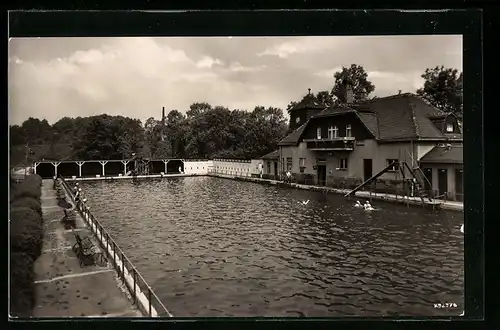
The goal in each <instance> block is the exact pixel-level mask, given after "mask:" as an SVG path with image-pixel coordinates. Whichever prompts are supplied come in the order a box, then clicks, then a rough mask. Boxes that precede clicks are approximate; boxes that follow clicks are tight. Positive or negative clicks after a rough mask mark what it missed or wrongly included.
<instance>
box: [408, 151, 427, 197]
mask: <svg viewBox="0 0 500 330" xmlns="http://www.w3.org/2000/svg"><path fill="white" fill-rule="evenodd" d="M405 151H406V153H407V154H408V155H409V156H410V158H411V162H412V167H413V170H411V169H410V168H409V167H408V170H409V171H410V173H411V174H412V175H413V177H414V178H415V179H416V180H417V187H418V192H419V194H420V196H422V195H423V197H427V198H428V199H429V201H430V202H432V198H431V196H429V194H428V193H427V192H426V191H425V183H427V184H429V186H430V187H431V189H432V184H431V182H430V181H429V179H428V178H427V176H426V175H425V173H424V172H423V171H422V169H421V168H420V165H419V164H418V162H416V161H415V158H413V156H412V155H411V154H410V153H409V152H408V149H405ZM415 164H416V166H415ZM407 166H408V165H407ZM414 171H415V172H417V173H419V175H420V177H422V178H424V180H425V181H424V185H422V183H421V180H419V178H418V177H417V175H415V173H414Z"/></svg>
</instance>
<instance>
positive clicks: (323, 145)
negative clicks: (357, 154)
mask: <svg viewBox="0 0 500 330" xmlns="http://www.w3.org/2000/svg"><path fill="white" fill-rule="evenodd" d="M355 141H356V139H355V138H354V137H337V138H329V139H304V142H306V143H307V148H308V149H309V150H313V151H335V150H339V151H342V150H344V151H352V150H354V143H355Z"/></svg>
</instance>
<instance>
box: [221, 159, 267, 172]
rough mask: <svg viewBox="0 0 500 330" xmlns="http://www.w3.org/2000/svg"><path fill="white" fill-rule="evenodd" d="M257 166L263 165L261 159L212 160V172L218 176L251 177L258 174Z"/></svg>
mask: <svg viewBox="0 0 500 330" xmlns="http://www.w3.org/2000/svg"><path fill="white" fill-rule="evenodd" d="M259 164H263V161H262V160H261V159H252V160H234V159H214V160H213V167H212V170H213V171H214V172H215V173H220V174H229V175H240V176H252V174H253V175H257V174H259Z"/></svg>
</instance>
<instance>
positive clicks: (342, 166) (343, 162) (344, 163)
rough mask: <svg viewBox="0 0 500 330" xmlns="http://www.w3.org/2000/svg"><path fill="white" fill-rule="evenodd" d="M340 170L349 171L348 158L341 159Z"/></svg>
mask: <svg viewBox="0 0 500 330" xmlns="http://www.w3.org/2000/svg"><path fill="white" fill-rule="evenodd" d="M338 169H339V170H341V171H345V170H347V158H340V159H339V167H338Z"/></svg>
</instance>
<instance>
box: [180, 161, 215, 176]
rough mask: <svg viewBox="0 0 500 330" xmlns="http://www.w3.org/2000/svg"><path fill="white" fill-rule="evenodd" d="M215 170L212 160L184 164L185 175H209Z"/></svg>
mask: <svg viewBox="0 0 500 330" xmlns="http://www.w3.org/2000/svg"><path fill="white" fill-rule="evenodd" d="M211 168H213V161H211V160H194V161H193V160H186V161H185V162H184V173H186V174H207V173H208V171H209V170H210V169H211Z"/></svg>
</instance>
